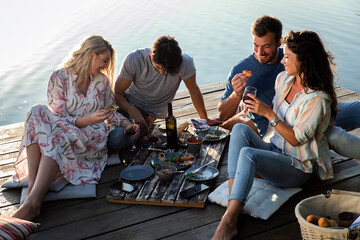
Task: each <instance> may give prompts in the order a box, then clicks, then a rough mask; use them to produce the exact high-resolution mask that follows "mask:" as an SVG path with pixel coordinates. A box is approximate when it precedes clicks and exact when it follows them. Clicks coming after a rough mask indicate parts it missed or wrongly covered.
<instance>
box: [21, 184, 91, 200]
mask: <svg viewBox="0 0 360 240" xmlns="http://www.w3.org/2000/svg"><path fill="white" fill-rule="evenodd" d="M26 192H27V187H24V188H23V189H22V191H21V198H20V205H21V204H22V203H23V202H24V200H25V196H26ZM90 197H96V184H88V185H84V186H81V185H72V184H69V185H67V186H66V187H64V188H63V189H62V190H61V191H60V192H50V191H49V192H47V193H46V195H45V197H44V200H43V201H44V202H46V201H55V200H60V199H72V198H90Z"/></svg>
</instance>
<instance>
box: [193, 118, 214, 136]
mask: <svg viewBox="0 0 360 240" xmlns="http://www.w3.org/2000/svg"><path fill="white" fill-rule="evenodd" d="M191 123H192V125H193V126H194V128H195V129H194V131H195V132H196V133H199V132H205V131H207V130H209V129H210V126H209V125H207V124H206V119H191Z"/></svg>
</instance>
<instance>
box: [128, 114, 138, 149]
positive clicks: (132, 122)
mask: <svg viewBox="0 0 360 240" xmlns="http://www.w3.org/2000/svg"><path fill="white" fill-rule="evenodd" d="M129 122H130V123H131V124H135V120H134V119H129ZM135 134H136V131H135V128H134V127H131V128H129V129H127V130H126V135H128V136H129V137H130V140H131V147H130V149H129V151H132V152H133V151H135V150H136V146H135V140H134V135H135Z"/></svg>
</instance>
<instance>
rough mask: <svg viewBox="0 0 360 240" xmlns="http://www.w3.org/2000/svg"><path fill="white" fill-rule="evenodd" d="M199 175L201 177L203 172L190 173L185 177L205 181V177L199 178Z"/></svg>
mask: <svg viewBox="0 0 360 240" xmlns="http://www.w3.org/2000/svg"><path fill="white" fill-rule="evenodd" d="M198 174H199V175H201V174H202V172H201V173H199V172H197V173H191V172H188V173H186V174H185V177H187V178H190V179H205V177H203V176H199V175H198Z"/></svg>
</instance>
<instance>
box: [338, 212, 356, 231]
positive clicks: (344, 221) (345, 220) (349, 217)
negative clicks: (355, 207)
mask: <svg viewBox="0 0 360 240" xmlns="http://www.w3.org/2000/svg"><path fill="white" fill-rule="evenodd" d="M338 217H339V227H343V228H348V227H350V225H351V224H352V223H353V221H354V214H352V213H351V212H341V213H339V216H338Z"/></svg>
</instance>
